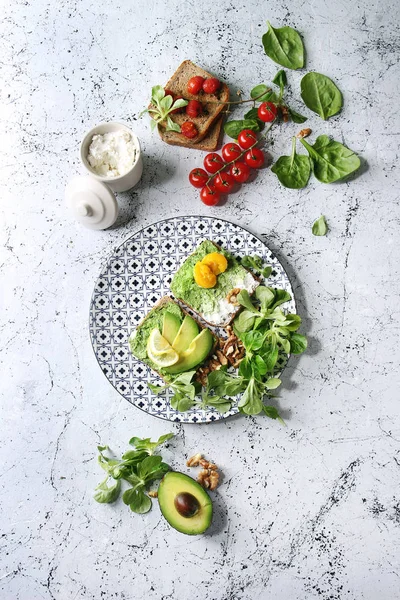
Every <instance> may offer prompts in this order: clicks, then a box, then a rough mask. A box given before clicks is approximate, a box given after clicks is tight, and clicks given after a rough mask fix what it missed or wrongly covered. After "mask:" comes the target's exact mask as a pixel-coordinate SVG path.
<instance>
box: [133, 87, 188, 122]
mask: <svg viewBox="0 0 400 600" xmlns="http://www.w3.org/2000/svg"><path fill="white" fill-rule="evenodd" d="M187 104H188V101H187V100H184V99H183V98H177V99H176V100H175V102H174V99H173V97H172V96H170V95H169V94H168V95H166V94H165V89H164V88H163V86H162V85H155V86H154V87H152V88H151V104H150V106H149V107H148V108H145V109H144V110H142V112H141V113H140V115H139V117H141V116H142V115H143V114H144V113H149V115H150V116H151V121H150V127H151V130H152V131H153V129H155V128H156V126H157V125H158V124H159V123H163V124H165V129H166V131H176V132H177V133H180V131H181V128H180V126H179V125H178V123H175V122H174V121H173V120H172V119H171V117H170V116H169V115H170V113H172V112H173V111H174V110H176V109H177V108H183V107H184V106H187Z"/></svg>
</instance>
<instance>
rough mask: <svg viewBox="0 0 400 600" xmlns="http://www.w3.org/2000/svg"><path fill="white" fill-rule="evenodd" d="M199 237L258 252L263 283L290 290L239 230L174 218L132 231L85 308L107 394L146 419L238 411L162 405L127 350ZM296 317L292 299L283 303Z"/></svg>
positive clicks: (196, 418) (205, 418)
mask: <svg viewBox="0 0 400 600" xmlns="http://www.w3.org/2000/svg"><path fill="white" fill-rule="evenodd" d="M205 239H210V240H213V241H214V242H216V243H217V244H218V245H220V246H223V247H224V248H226V249H227V250H229V251H230V252H232V254H234V255H235V256H237V257H242V256H245V255H249V254H250V255H253V254H258V255H259V256H261V257H262V258H263V259H264V261H265V262H266V263H267V264H268V265H271V266H272V268H273V270H272V274H271V276H270V277H269V279H268V285H269V286H271V287H278V288H283V289H285V290H287V291H288V292H289V293H290V294H291V296H292V298H293V291H292V288H291V285H290V282H289V279H288V277H287V275H286V273H285V271H284V270H283V267H282V265H281V264H280V263H279V262H278V260H277V259H276V258H275V256H274V255H273V254H272V253H271V252H270V250H268V248H267V247H266V245H265V244H264V243H263V242H262V241H261V240H260V239H258V238H257V237H256V236H255V235H253V234H251V233H249V232H248V231H246V230H245V229H243V228H242V227H240V226H239V225H233V224H232V223H229V222H228V221H223V220H222V219H214V218H212V217H173V218H171V219H166V220H165V221H160V222H158V223H154V224H153V225H149V226H148V227H145V228H144V229H142V230H141V231H138V232H137V233H134V234H133V235H132V236H131V237H130V238H128V239H127V240H126V241H125V242H124V243H123V244H121V246H119V247H118V248H115V249H114V251H113V253H112V255H111V256H110V257H109V258H108V260H107V263H106V264H105V266H104V268H103V270H102V272H101V274H100V276H99V278H98V280H97V282H96V285H95V288H94V292H93V296H92V300H91V303H90V322H89V329H90V337H91V340H92V344H93V349H94V352H95V355H96V358H97V360H98V362H99V365H100V367H101V369H102V371H103V373H104V375H105V376H106V377H107V379H108V380H109V381H110V383H111V384H112V385H113V386H114V388H115V389H116V390H117V391H118V392H119V393H120V394H121V395H122V396H123V397H124V398H126V399H127V400H128V401H129V402H131V403H132V404H134V405H135V406H137V407H138V408H140V409H142V410H144V411H145V412H147V413H149V414H150V415H154V416H156V417H160V418H161V419H166V420H167V421H176V422H181V423H209V422H211V421H217V420H218V419H223V418H226V417H228V416H230V415H233V414H236V413H237V412H238V410H237V408H236V407H235V406H234V407H233V408H232V409H231V410H230V411H229V412H227V413H225V414H224V415H220V413H218V412H217V411H216V410H215V409H209V410H200V409H193V410H191V411H188V412H186V413H180V412H177V411H176V410H174V409H172V408H171V406H170V404H169V393H168V390H167V392H165V393H164V394H163V395H161V396H154V395H153V394H152V392H151V391H150V390H149V388H148V387H147V382H148V381H151V382H153V383H162V382H161V380H159V379H158V377H157V376H156V375H155V374H154V373H153V372H152V371H151V370H150V369H149V368H148V367H147V366H146V365H144V364H143V363H141V362H140V361H138V360H137V359H136V358H134V357H133V356H132V355H131V353H130V350H129V346H128V339H129V335H130V333H131V331H132V330H133V329H134V328H135V325H136V324H137V323H138V322H139V321H140V320H141V319H142V318H143V317H144V316H145V315H146V314H147V312H148V311H149V310H150V309H151V308H152V306H153V305H154V304H155V303H156V302H157V300H158V299H159V298H161V296H165V295H171V292H170V289H169V283H170V281H171V279H172V276H173V274H174V272H175V271H176V270H177V268H178V267H179V266H180V264H181V263H182V262H183V260H184V259H185V258H186V257H187V256H189V254H191V253H192V252H193V250H194V249H195V248H196V247H197V246H198V245H199V244H200V242H202V241H203V240H205ZM286 307H287V309H288V311H289V312H296V307H295V303H294V300H292V301H291V302H289V303H287V304H286Z"/></svg>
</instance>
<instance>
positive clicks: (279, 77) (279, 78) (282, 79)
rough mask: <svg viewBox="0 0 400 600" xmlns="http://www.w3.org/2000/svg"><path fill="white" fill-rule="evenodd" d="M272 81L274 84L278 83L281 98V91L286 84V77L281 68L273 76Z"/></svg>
mask: <svg viewBox="0 0 400 600" xmlns="http://www.w3.org/2000/svg"><path fill="white" fill-rule="evenodd" d="M272 83H275V85H279V90H280V94H279V96H280V99H282V98H283V92H284V90H285V86H286V84H287V77H286V73H285V71H284V70H283V69H281V70H280V71H278V72H277V74H276V75H275V77H274V78H273V80H272Z"/></svg>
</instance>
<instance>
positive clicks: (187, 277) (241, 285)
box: [170, 240, 260, 327]
mask: <svg viewBox="0 0 400 600" xmlns="http://www.w3.org/2000/svg"><path fill="white" fill-rule="evenodd" d="M212 252H219V253H221V254H223V255H224V256H225V258H226V259H227V261H228V267H227V269H226V271H224V272H223V273H220V274H219V275H218V277H217V283H216V285H215V286H214V287H213V288H209V289H205V288H202V287H200V286H198V285H197V283H196V282H195V280H194V275H193V269H194V266H195V264H196V263H197V262H198V261H200V260H202V259H203V258H204V257H205V256H206V255H207V254H211V253H212ZM259 285H260V282H259V280H258V279H257V278H256V277H255V276H254V275H253V274H252V273H250V271H249V270H248V269H246V268H245V267H242V265H241V264H240V263H239V261H238V260H237V259H236V258H235V257H234V256H233V255H232V254H231V253H230V252H228V251H227V250H225V249H223V248H220V246H218V245H217V244H215V242H212V241H211V240H204V241H203V242H201V244H200V245H199V246H198V247H197V248H196V250H195V251H194V252H193V254H191V255H190V256H189V257H188V258H187V259H186V260H185V261H184V262H183V263H182V265H181V266H180V267H179V269H178V270H177V271H176V273H175V275H174V276H173V278H172V281H171V285H170V288H171V292H172V293H173V295H174V296H175V298H176V299H177V300H179V301H180V302H182V304H184V305H186V306H187V307H188V308H190V309H191V310H192V311H194V312H195V313H196V314H197V315H199V317H201V318H202V319H203V321H205V322H206V323H208V324H209V325H211V326H213V327H227V326H228V325H229V324H230V323H231V322H232V321H233V319H234V318H235V317H236V315H237V314H238V312H239V311H240V310H241V308H242V307H241V306H240V305H239V304H237V302H236V296H237V295H238V294H239V292H240V291H241V290H242V289H246V290H247V291H248V292H249V294H250V295H251V294H252V293H253V292H254V290H255V289H256V288H257V287H258V286H259Z"/></svg>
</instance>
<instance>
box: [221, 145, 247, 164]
mask: <svg viewBox="0 0 400 600" xmlns="http://www.w3.org/2000/svg"><path fill="white" fill-rule="evenodd" d="M241 154H242V151H241V149H240V147H239V146H238V145H237V144H234V143H233V142H232V143H229V144H225V146H223V147H222V158H223V159H224V160H225V161H226V162H232V161H233V160H236V159H237V158H239V156H240V155H241Z"/></svg>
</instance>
